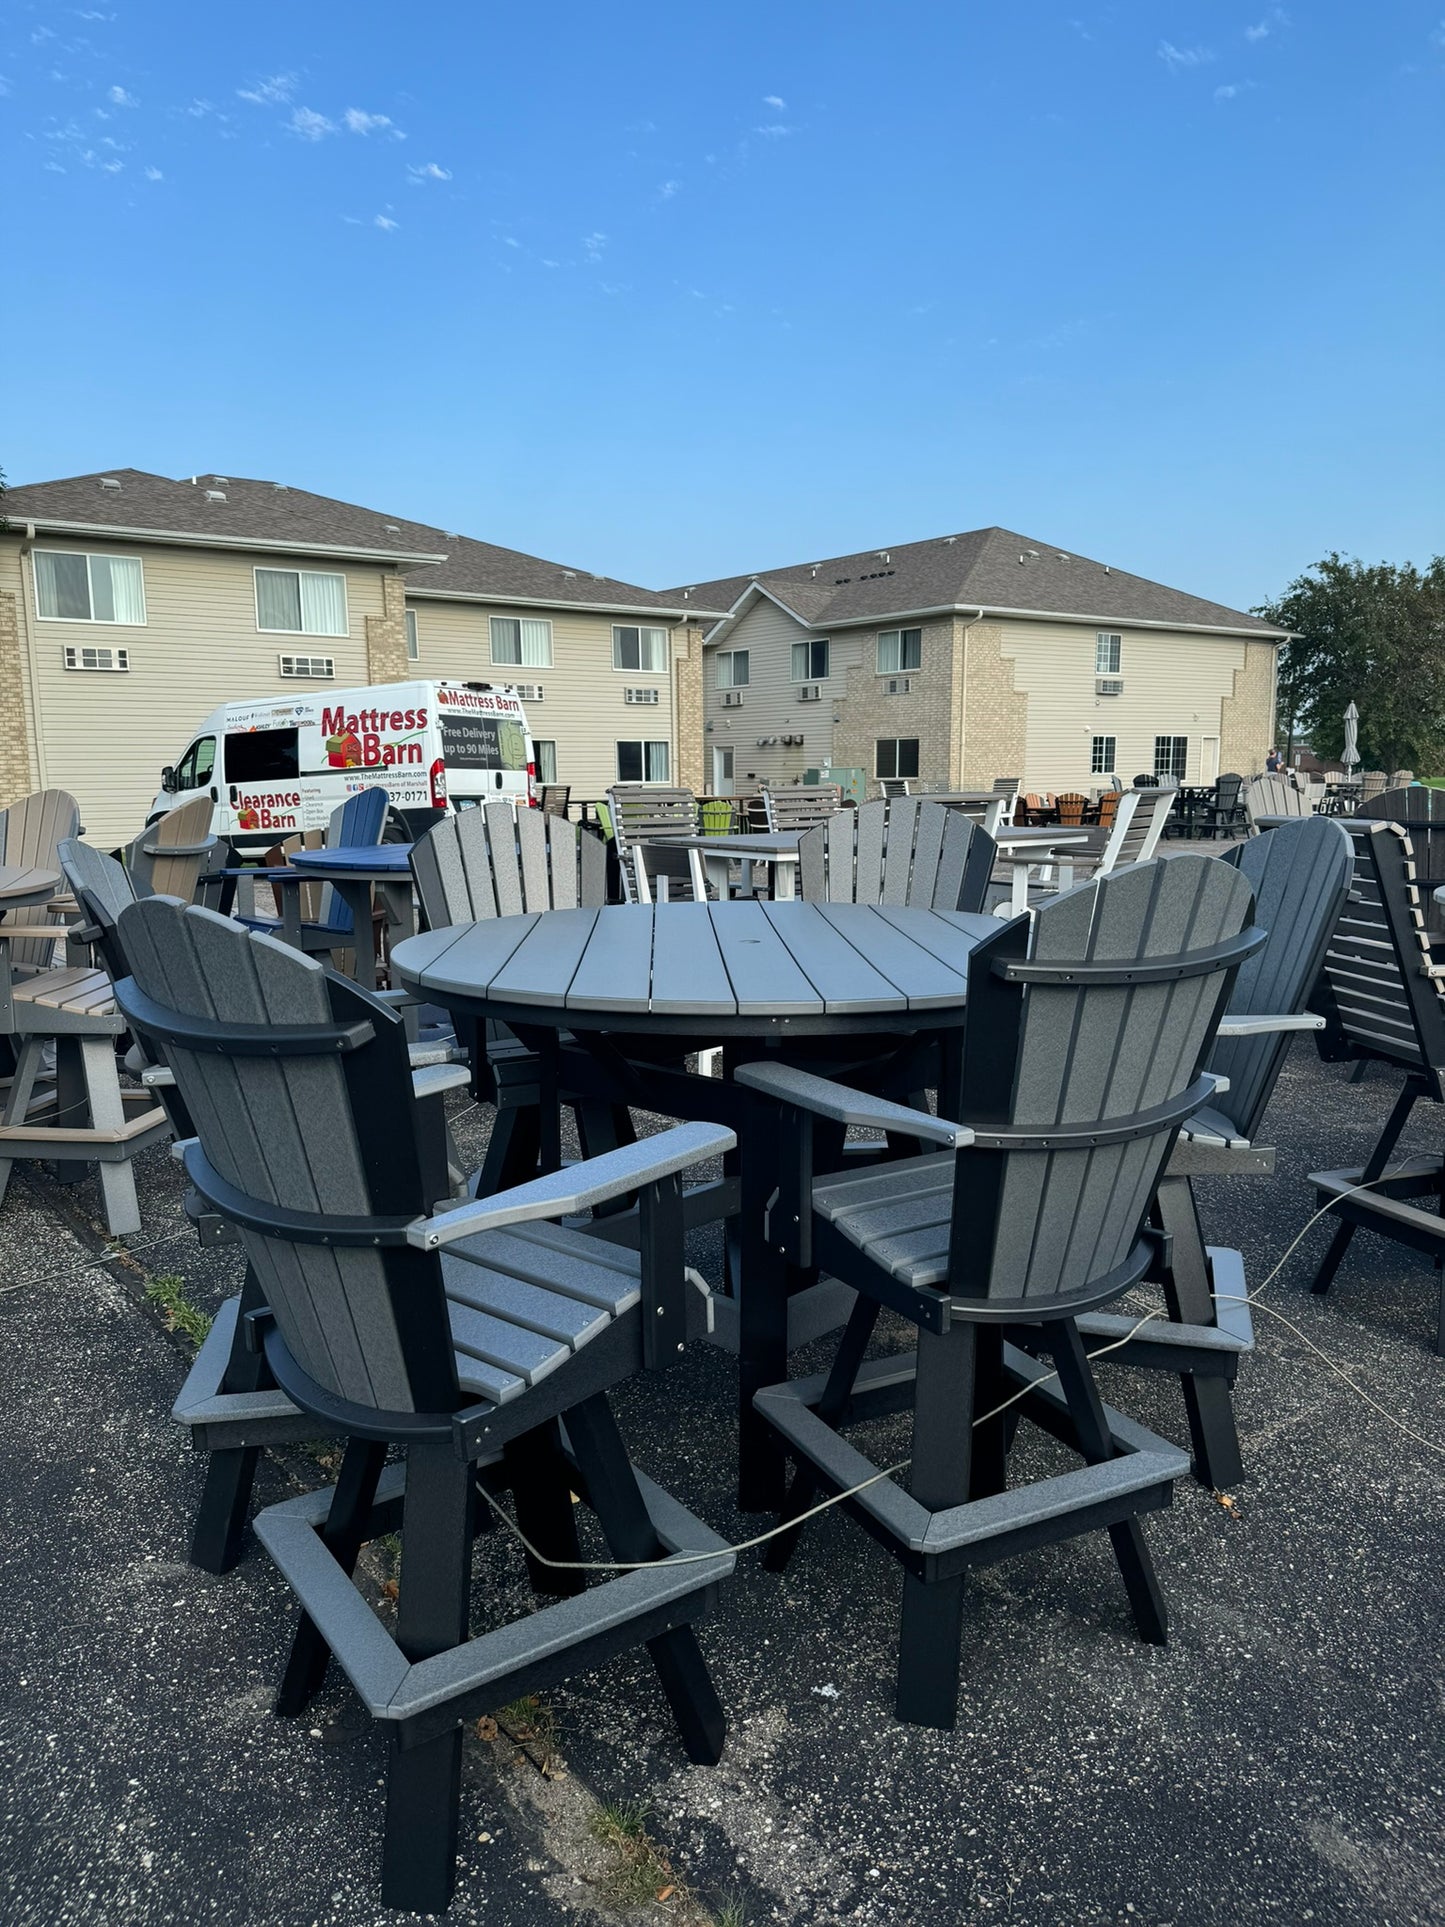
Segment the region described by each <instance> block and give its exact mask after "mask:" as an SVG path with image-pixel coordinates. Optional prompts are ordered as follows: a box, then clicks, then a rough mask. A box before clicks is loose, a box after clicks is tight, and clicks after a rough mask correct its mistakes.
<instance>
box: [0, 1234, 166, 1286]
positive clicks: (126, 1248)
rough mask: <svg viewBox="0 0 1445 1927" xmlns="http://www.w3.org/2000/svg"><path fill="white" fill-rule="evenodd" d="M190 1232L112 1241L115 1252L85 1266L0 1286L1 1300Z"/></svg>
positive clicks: (146, 1249)
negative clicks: (133, 1241)
mask: <svg viewBox="0 0 1445 1927" xmlns="http://www.w3.org/2000/svg"><path fill="white" fill-rule="evenodd" d="M189 1230H190V1226H189V1225H182V1226H181V1228H180V1229H179V1230H178V1231H165V1232H162V1233H161V1235H160V1236H159V1237H158V1238H147V1239H146V1240H145V1241H144V1243H142V1244H138V1245H122V1244H119V1243H118V1242H116V1241H112V1242H113V1244H114V1246H115V1248H114V1249H113V1250H109V1251H103V1252H102V1253H101V1255H100V1256H99V1257H98V1258H90V1259H88V1260H87V1261H86V1263H85V1264H83V1265H68V1266H67V1267H66V1269H65V1270H64V1271H43V1272H41V1273H40V1274H39V1275H38V1276H37V1277H34V1278H22V1279H21V1280H20V1282H19V1283H18V1284H15V1285H0V1298H3V1297H5V1295H6V1294H7V1293H8V1292H12V1291H24V1290H25V1289H26V1287H27V1286H29V1285H48V1284H51V1283H53V1282H54V1280H55V1279H57V1278H78V1277H79V1276H80V1274H81V1272H83V1271H95V1270H97V1269H98V1268H99V1267H100V1266H101V1265H113V1264H115V1263H116V1262H117V1261H118V1260H119V1259H122V1258H129V1257H130V1256H131V1254H132V1253H133V1252H137V1251H149V1250H150V1248H151V1246H152V1245H165V1244H170V1243H171V1241H172V1240H173V1239H175V1238H183V1237H185V1235H186V1233H187V1232H188V1231H189Z"/></svg>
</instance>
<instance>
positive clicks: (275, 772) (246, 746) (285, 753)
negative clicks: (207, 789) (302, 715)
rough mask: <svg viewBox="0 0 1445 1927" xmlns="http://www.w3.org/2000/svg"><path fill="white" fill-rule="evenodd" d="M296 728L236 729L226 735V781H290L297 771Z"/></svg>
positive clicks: (298, 757) (299, 762) (298, 763)
mask: <svg viewBox="0 0 1445 1927" xmlns="http://www.w3.org/2000/svg"><path fill="white" fill-rule="evenodd" d="M297 740H298V732H297V731H296V730H295V729H238V730H237V731H236V733H235V735H234V736H228V737H227V738H226V781H227V782H228V783H289V782H290V781H291V779H292V778H293V777H294V776H297V775H299V774H300V771H301V761H300V753H299V751H298V749H297Z"/></svg>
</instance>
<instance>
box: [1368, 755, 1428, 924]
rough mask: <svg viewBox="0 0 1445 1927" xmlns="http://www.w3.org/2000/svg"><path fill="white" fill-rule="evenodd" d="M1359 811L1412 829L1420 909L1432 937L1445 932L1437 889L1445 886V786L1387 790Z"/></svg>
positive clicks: (1408, 786)
mask: <svg viewBox="0 0 1445 1927" xmlns="http://www.w3.org/2000/svg"><path fill="white" fill-rule="evenodd" d="M1358 813H1359V814H1360V815H1361V816H1362V817H1367V818H1369V819H1371V820H1373V821H1383V822H1388V823H1398V824H1400V825H1401V827H1402V828H1404V829H1406V830H1408V831H1409V833H1410V847H1411V849H1412V850H1413V852H1414V860H1415V882H1416V885H1417V887H1418V889H1419V892H1420V910H1421V913H1422V915H1423V916H1424V919H1425V928H1426V929H1427V930H1428V931H1429V932H1430V935H1431V937H1432V938H1436V939H1439V938H1441V937H1442V936H1445V907H1442V906H1441V905H1440V904H1438V903H1437V902H1436V901H1435V892H1436V891H1437V890H1439V889H1441V888H1442V887H1445V790H1436V789H1430V788H1429V787H1428V786H1427V785H1426V784H1424V783H1417V784H1413V785H1406V786H1403V787H1401V788H1400V789H1392V790H1385V791H1384V792H1383V793H1382V794H1381V795H1379V796H1370V797H1366V799H1365V800H1364V802H1362V803H1361V804H1359V805H1358Z"/></svg>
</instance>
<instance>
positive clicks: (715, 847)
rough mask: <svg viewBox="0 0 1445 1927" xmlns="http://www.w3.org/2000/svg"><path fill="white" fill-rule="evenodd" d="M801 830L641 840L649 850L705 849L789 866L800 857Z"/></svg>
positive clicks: (759, 831)
mask: <svg viewBox="0 0 1445 1927" xmlns="http://www.w3.org/2000/svg"><path fill="white" fill-rule="evenodd" d="M802 834H803V832H802V831H801V830H758V831H751V830H749V831H739V833H738V834H737V835H736V836H731V835H724V836H644V837H639V838H638V841H639V842H640V843H644V844H645V845H646V846H647V848H648V849H649V850H702V851H703V852H704V853H707V852H709V851H710V852H711V853H712V855H714V856H747V857H753V858H755V859H756V858H762V857H771V858H773V859H774V860H776V861H777V862H780V863H789V862H792V861H794V860H795V859H796V857H797V854H798V838H799V837H800V836H801V835H802Z"/></svg>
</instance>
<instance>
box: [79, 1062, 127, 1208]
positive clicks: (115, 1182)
mask: <svg viewBox="0 0 1445 1927" xmlns="http://www.w3.org/2000/svg"><path fill="white" fill-rule="evenodd" d="M80 1067H81V1076H82V1078H83V1079H84V1083H85V1105H86V1110H87V1112H88V1114H89V1115H88V1121H89V1123H90V1126H91V1128H92V1129H93V1130H97V1131H118V1130H120V1129H121V1128H122V1126H123V1125H124V1123H125V1105H124V1104H123V1103H122V1102H121V1095H120V1075H119V1073H118V1071H117V1070H116V1064H115V1045H114V1042H113V1041H112V1039H111V1038H109V1037H85V1038H82V1039H81V1043H80ZM100 1195H101V1199H102V1202H103V1204H104V1206H105V1222H106V1227H107V1229H108V1230H109V1231H110V1234H111V1236H112V1237H119V1236H121V1235H122V1234H123V1233H126V1232H131V1231H139V1230H140V1205H139V1203H138V1201H137V1199H136V1194H135V1173H134V1171H132V1170H131V1168H130V1160H129V1159H128V1158H127V1159H125V1160H124V1161H123V1162H121V1163H111V1162H110V1161H108V1160H106V1159H102V1160H101V1162H100Z"/></svg>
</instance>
